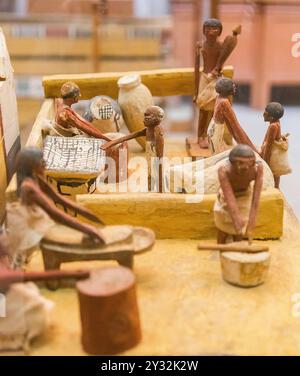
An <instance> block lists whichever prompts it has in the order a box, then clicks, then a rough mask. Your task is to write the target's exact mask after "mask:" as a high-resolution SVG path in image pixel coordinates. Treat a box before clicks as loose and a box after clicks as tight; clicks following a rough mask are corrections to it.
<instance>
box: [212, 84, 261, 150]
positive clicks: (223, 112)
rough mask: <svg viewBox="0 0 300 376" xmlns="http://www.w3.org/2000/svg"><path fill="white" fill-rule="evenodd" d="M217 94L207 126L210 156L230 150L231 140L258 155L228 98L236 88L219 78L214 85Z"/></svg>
mask: <svg viewBox="0 0 300 376" xmlns="http://www.w3.org/2000/svg"><path fill="white" fill-rule="evenodd" d="M216 91H217V93H218V94H219V95H218V96H217V99H216V104H215V110H214V114H213V118H212V120H211V122H210V124H209V127H208V130H207V135H208V141H209V147H210V149H211V152H212V154H218V153H222V152H223V151H224V150H227V149H231V148H232V146H233V145H232V139H234V140H235V141H236V143H238V144H244V145H248V146H249V147H250V148H252V150H254V151H255V152H257V153H258V151H257V150H256V147H255V146H254V145H253V143H252V141H251V140H250V138H249V137H248V136H247V134H246V132H245V131H244V130H243V128H242V126H241V125H240V123H239V122H238V120H237V118H236V115H235V113H234V110H233V108H232V104H231V102H230V96H232V95H234V94H235V92H236V86H235V84H234V82H233V81H232V80H231V79H230V78H220V79H219V80H218V81H217V83H216Z"/></svg>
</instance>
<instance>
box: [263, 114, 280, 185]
mask: <svg viewBox="0 0 300 376" xmlns="http://www.w3.org/2000/svg"><path fill="white" fill-rule="evenodd" d="M263 117H264V121H266V122H269V127H268V130H267V133H266V135H265V138H264V141H263V145H262V148H261V157H262V158H263V159H264V160H265V161H266V162H267V163H268V164H270V158H271V150H272V146H273V142H274V141H279V140H280V139H281V127H280V121H279V120H275V119H273V118H272V117H271V115H270V114H269V113H268V112H267V111H265V112H264V114H263ZM274 181H275V188H279V184H280V176H274Z"/></svg>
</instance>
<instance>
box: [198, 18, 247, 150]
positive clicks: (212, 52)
mask: <svg viewBox="0 0 300 376" xmlns="http://www.w3.org/2000/svg"><path fill="white" fill-rule="evenodd" d="M222 29H223V26H222V24H221V22H220V21H219V20H217V19H208V20H206V21H205V22H204V24H203V34H204V37H205V40H204V42H203V43H200V42H197V44H196V50H195V95H194V98H193V101H194V102H195V103H196V105H197V107H198V108H199V119H198V134H197V137H198V143H199V145H200V147H201V148H207V147H208V143H207V138H206V133H207V127H208V124H209V122H210V120H211V118H212V115H213V111H214V106H215V100H216V96H217V94H216V91H215V85H216V81H217V78H218V77H220V76H221V74H222V68H223V65H224V63H225V62H226V60H227V58H228V57H229V56H230V54H231V53H232V51H233V50H234V48H235V47H236V45H237V36H238V35H239V34H240V33H241V26H240V25H238V26H236V27H235V28H234V29H233V31H232V35H228V36H227V37H226V38H225V39H224V41H223V42H220V40H219V36H220V35H221V33H222ZM201 55H202V58H203V72H200V58H201Z"/></svg>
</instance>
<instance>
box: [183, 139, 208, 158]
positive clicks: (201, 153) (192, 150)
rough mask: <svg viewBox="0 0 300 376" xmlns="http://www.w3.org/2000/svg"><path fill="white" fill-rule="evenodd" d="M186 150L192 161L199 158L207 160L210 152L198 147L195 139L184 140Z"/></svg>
mask: <svg viewBox="0 0 300 376" xmlns="http://www.w3.org/2000/svg"><path fill="white" fill-rule="evenodd" d="M185 143H186V150H187V153H188V155H189V156H190V157H191V158H192V159H193V160H196V159H199V158H208V157H211V155H212V154H211V151H210V150H209V149H208V148H207V149H203V148H201V147H200V146H199V144H198V142H197V139H189V138H186V140H185Z"/></svg>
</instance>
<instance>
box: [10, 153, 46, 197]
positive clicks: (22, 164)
mask: <svg viewBox="0 0 300 376" xmlns="http://www.w3.org/2000/svg"><path fill="white" fill-rule="evenodd" d="M42 160H43V152H42V150H41V149H39V148H36V147H26V148H24V149H22V150H21V151H20V152H19V154H18V156H17V160H16V172H17V193H18V195H19V193H20V192H19V191H20V187H21V184H22V182H23V180H24V179H26V178H28V177H33V171H34V170H35V169H36V168H37V167H39V166H40V165H41V161H42Z"/></svg>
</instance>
